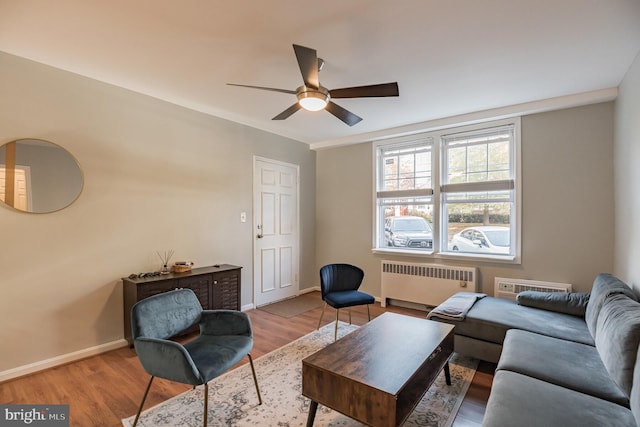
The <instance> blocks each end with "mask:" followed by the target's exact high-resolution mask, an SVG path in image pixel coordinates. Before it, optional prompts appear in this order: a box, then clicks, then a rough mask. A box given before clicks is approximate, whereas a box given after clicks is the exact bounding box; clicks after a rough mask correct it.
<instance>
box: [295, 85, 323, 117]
mask: <svg viewBox="0 0 640 427" xmlns="http://www.w3.org/2000/svg"><path fill="white" fill-rule="evenodd" d="M297 97H298V103H299V104H300V106H301V107H302V108H304V109H305V110H307V111H320V110H322V109H323V108H324V107H326V106H327V104H328V103H329V91H328V90H326V89H324V88H323V87H321V88H319V89H317V90H316V89H309V88H306V87H303V88H302V89H301V90H299V91H298V93H297Z"/></svg>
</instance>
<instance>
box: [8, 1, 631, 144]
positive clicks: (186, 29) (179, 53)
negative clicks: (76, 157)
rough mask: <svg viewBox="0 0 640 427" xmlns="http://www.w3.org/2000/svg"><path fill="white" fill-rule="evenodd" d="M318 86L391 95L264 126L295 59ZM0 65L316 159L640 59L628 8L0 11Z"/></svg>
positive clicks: (90, 6) (562, 88)
mask: <svg viewBox="0 0 640 427" xmlns="http://www.w3.org/2000/svg"><path fill="white" fill-rule="evenodd" d="M293 43H296V44H300V45H303V46H307V47H311V48H315V49H317V51H318V55H319V56H320V57H322V58H323V59H324V60H325V66H324V69H323V70H322V72H321V73H320V81H321V83H322V85H323V86H325V87H327V88H329V89H334V88H340V87H348V86H359V85H367V84H375V83H386V82H392V81H397V82H398V85H399V88H400V97H398V98H368V99H340V100H336V103H337V104H339V105H341V106H343V107H345V108H347V109H348V110H350V111H352V112H354V113H355V114H357V115H359V116H361V117H363V119H364V120H363V121H362V122H360V123H359V124H357V125H355V126H353V127H351V128H350V127H349V126H347V125H345V124H344V123H342V122H341V121H339V120H338V119H336V118H335V117H333V116H332V115H331V114H329V113H328V112H326V111H320V112H315V113H312V112H307V111H303V110H301V111H299V112H297V113H295V114H294V115H293V116H291V117H290V118H288V119H287V120H284V121H272V120H271V118H272V117H273V116H275V115H276V114H278V113H280V112H281V111H283V110H285V109H286V108H288V107H289V106H290V105H292V104H293V103H294V102H295V96H294V95H289V94H283V93H276V92H266V91H259V90H253V89H246V88H238V87H232V86H227V85H226V83H239V84H247V85H257V86H268V87H277V88H283V89H292V90H295V88H297V87H298V86H300V85H301V84H302V79H301V76H300V71H299V69H298V66H297V63H296V59H295V55H294V52H293V48H292V44H293ZM0 50H2V51H4V52H7V53H10V54H14V55H17V56H21V57H24V58H28V59H31V60H34V61H38V62H41V63H44V64H48V65H51V66H53V67H57V68H60V69H63V70H67V71H71V72H74V73H77V74H80V75H84V76H88V77H91V78H94V79H97V80H100V81H103V82H107V83H111V84H114V85H117V86H121V87H123V88H127V89H130V90H133V91H136V92H140V93H143V94H147V95H150V96H153V97H156V98H160V99H163V100H166V101H170V102H173V103H175V104H179V105H182V106H185V107H188V108H192V109H194V110H198V111H202V112H205V113H208V114H211V115H214V116H218V117H222V118H226V119H230V120H233V121H236V122H240V123H243V124H247V125H249V126H253V127H256V128H259V129H263V130H267V131H270V132H273V133H276V134H280V135H283V136H287V137H290V138H293V139H296V140H299V141H303V142H307V143H310V144H312V146H314V145H316V146H318V145H322V144H327V143H335V142H339V141H341V140H348V139H351V140H353V139H354V138H359V137H364V135H366V134H367V135H371V134H375V133H376V132H383V131H384V130H385V129H390V128H398V127H400V128H402V127H405V128H406V127H407V126H409V127H410V126H412V125H414V124H416V123H422V122H429V121H434V120H438V119H443V118H447V117H452V116H458V115H464V114H468V113H472V112H478V111H484V110H491V109H499V108H502V107H505V106H511V105H516V104H522V103H530V102H534V101H539V100H545V99H548V98H555V97H564V96H567V95H574V94H582V93H585V92H592V91H601V90H603V89H611V88H615V87H617V86H618V85H619V83H620V81H621V80H622V78H623V77H624V74H625V73H626V71H627V69H628V68H629V66H630V65H631V63H632V62H633V60H634V58H635V57H636V55H637V54H638V52H639V50H640V1H639V0H482V1H480V0H395V1H383V0H314V1H310V0H271V1H269V0H233V1H229V0H94V1H87V0H55V1H51V0H0Z"/></svg>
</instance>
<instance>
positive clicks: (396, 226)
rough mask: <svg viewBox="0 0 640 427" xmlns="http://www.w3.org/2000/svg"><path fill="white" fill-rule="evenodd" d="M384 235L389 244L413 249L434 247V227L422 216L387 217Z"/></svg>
mask: <svg viewBox="0 0 640 427" xmlns="http://www.w3.org/2000/svg"><path fill="white" fill-rule="evenodd" d="M384 237H385V241H386V244H387V246H394V247H405V248H411V249H425V250H431V249H433V229H432V228H431V224H429V222H428V221H427V220H426V219H424V218H422V217H420V216H392V217H388V218H385V224H384Z"/></svg>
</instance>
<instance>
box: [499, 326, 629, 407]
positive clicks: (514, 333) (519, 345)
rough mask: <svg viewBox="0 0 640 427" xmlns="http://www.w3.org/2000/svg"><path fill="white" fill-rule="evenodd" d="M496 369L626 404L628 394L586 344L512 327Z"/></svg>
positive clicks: (626, 405) (598, 356) (593, 348)
mask: <svg viewBox="0 0 640 427" xmlns="http://www.w3.org/2000/svg"><path fill="white" fill-rule="evenodd" d="M497 369H498V370H508V371H512V372H518V373H520V374H523V375H527V376H529V377H533V378H537V379H539V380H542V381H546V382H548V383H552V384H556V385H559V386H561V387H564V388H569V389H571V390H575V391H579V392H581V393H585V394H589V395H591V396H595V397H599V398H601V399H605V400H609V401H611V402H614V403H617V404H619V405H623V406H625V407H627V408H628V407H629V397H628V395H626V394H624V393H623V392H622V391H621V390H620V387H618V385H617V384H616V383H615V381H614V380H613V379H612V378H611V376H610V375H609V372H608V371H607V369H606V368H605V366H604V364H603V363H602V359H600V354H599V353H598V350H597V349H596V348H595V347H593V346H590V345H586V344H579V343H575V342H571V341H566V340H561V339H558V338H552V337H547V336H544V335H539V334H534V333H531V332H527V331H521V330H518V329H512V330H510V331H509V332H507V336H506V338H505V340H504V347H503V349H502V355H501V356H500V361H499V362H498V368H497Z"/></svg>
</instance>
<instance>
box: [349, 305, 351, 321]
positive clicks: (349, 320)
mask: <svg viewBox="0 0 640 427" xmlns="http://www.w3.org/2000/svg"><path fill="white" fill-rule="evenodd" d="M349 324H351V308H349Z"/></svg>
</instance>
